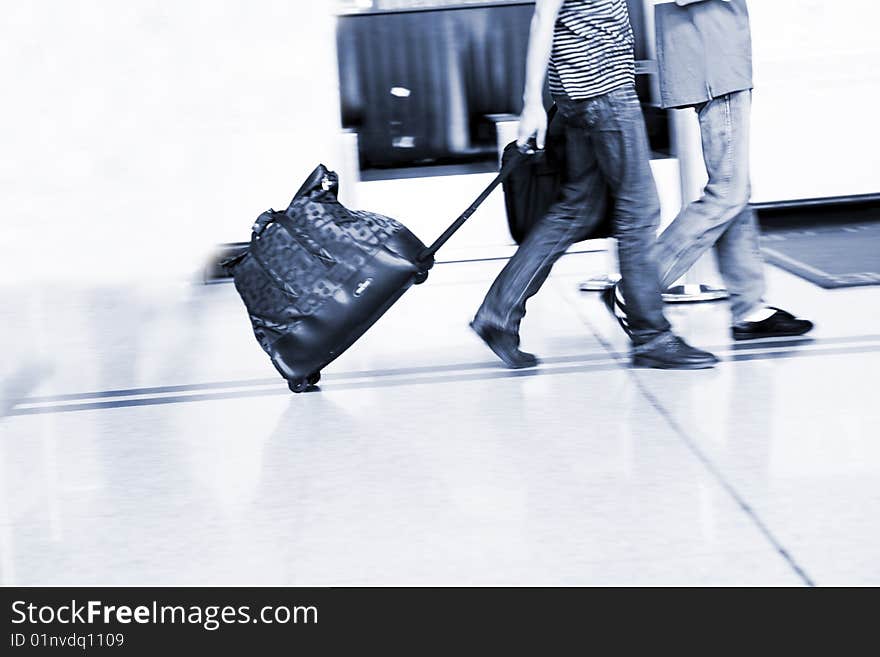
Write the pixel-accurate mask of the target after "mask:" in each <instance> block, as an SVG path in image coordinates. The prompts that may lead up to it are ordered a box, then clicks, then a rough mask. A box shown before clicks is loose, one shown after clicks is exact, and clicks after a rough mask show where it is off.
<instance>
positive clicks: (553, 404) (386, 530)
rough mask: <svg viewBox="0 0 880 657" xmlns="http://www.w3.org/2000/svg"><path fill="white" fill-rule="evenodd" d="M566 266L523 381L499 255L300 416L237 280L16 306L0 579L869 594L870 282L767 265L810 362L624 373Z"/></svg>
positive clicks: (795, 351)
mask: <svg viewBox="0 0 880 657" xmlns="http://www.w3.org/2000/svg"><path fill="white" fill-rule="evenodd" d="M605 263H606V256H605V255H604V254H600V253H593V254H585V255H571V256H566V257H565V258H563V259H562V260H561V261H560V263H559V264H558V266H557V268H556V270H555V271H554V274H553V276H552V277H551V279H550V280H549V281H548V283H547V285H546V286H545V288H544V289H543V290H542V292H541V293H540V294H539V295H538V296H537V297H536V298H535V299H534V300H533V301H532V303H531V304H530V306H529V314H528V317H527V318H526V320H525V325H524V331H523V341H524V346H525V347H526V348H528V349H530V350H533V351H535V352H537V353H538V354H539V355H540V356H542V357H543V358H544V364H543V365H542V366H541V367H540V368H539V369H537V370H534V371H522V372H510V371H508V370H505V369H503V368H501V367H500V366H499V364H498V363H497V362H496V360H495V358H494V356H493V355H492V354H491V353H490V352H489V351H488V350H487V349H486V348H485V347H484V346H483V345H482V344H481V343H480V342H479V341H478V340H477V339H476V338H475V337H474V336H473V335H472V334H471V333H470V332H469V330H468V328H467V322H468V320H469V319H470V317H471V314H472V313H473V311H474V310H475V308H476V307H477V305H478V304H479V301H480V299H481V297H482V294H483V293H484V292H485V290H486V289H487V287H488V285H489V283H490V282H491V280H492V278H493V276H494V275H495V273H496V272H497V271H498V269H499V268H500V267H501V265H502V264H503V263H502V262H501V261H488V262H474V263H461V264H447V265H439V266H438V267H436V268H435V270H434V271H433V272H432V276H431V279H430V280H429V283H428V284H426V285H424V286H421V287H419V288H415V289H413V290H411V291H410V292H408V293H407V295H405V296H404V298H403V299H402V300H401V301H400V302H399V303H398V305H396V306H395V307H394V308H393V309H392V310H391V311H390V312H389V313H388V314H387V315H386V316H385V317H384V318H383V319H382V320H381V321H380V323H379V324H378V325H377V326H376V327H374V329H372V330H371V331H370V332H369V333H368V334H367V335H366V336H365V337H364V338H363V339H362V340H361V341H360V342H359V343H358V344H357V345H356V346H355V347H354V348H352V349H351V350H350V351H349V352H348V353H346V354H345V355H344V356H343V357H341V358H340V359H339V360H338V361H337V362H335V363H334V364H333V365H332V366H331V367H329V368H327V370H326V372H325V374H324V379H323V381H322V387H321V390H320V391H319V392H312V393H307V394H303V395H298V396H294V395H291V394H290V393H288V391H287V388H286V386H285V385H284V384H283V382H282V381H280V380H279V379H277V377H276V375H275V372H274V370H273V369H272V367H271V366H270V365H269V363H268V360H267V359H266V358H265V356H264V354H263V353H262V352H261V351H260V349H259V347H258V346H257V344H256V342H255V341H254V340H253V337H252V335H251V333H250V327H249V325H248V322H247V319H246V316H245V314H244V312H243V308H242V306H241V302H240V301H239V299H238V297H237V296H236V294H235V290H234V289H233V287H232V286H231V285H225V284H221V285H211V286H197V287H185V286H179V287H174V288H172V287H155V288H153V289H147V288H138V289H134V288H132V289H113V288H111V287H106V288H103V289H98V288H93V289H83V288H73V287H71V288H69V289H65V288H64V287H59V286H55V287H54V288H52V289H43V290H36V291H30V292H28V293H27V294H25V293H23V292H21V291H12V290H7V291H5V293H4V299H5V306H4V308H2V309H0V326H2V328H0V336H2V338H3V344H4V345H5V348H6V350H7V353H8V354H9V356H10V357H8V358H6V359H5V360H4V363H3V365H2V369H0V375H2V377H3V379H2V382H3V387H2V389H0V395H2V399H0V402H2V404H0V408H2V409H4V410H5V413H6V416H5V417H4V418H2V419H0V432H2V435H0V583H2V584H5V585H10V584H17V585H29V584H37V585H39V584H168V585H183V584H245V583H252V584H315V585H330V584H356V585H359V584H441V585H442V584H601V585H604V584H624V585H630V584H632V585H639V584H644V585H655V584H709V585H712V584H714V585H747V584H748V585H751V584H768V585H769V584H773V585H777V584H778V585H792V586H800V585H805V584H808V583H811V582H812V583H816V584H818V585H835V584H854V585H877V584H880V560H878V559H877V555H878V554H880V432H878V429H877V428H878V426H880V407H878V404H877V403H876V397H877V395H876V376H875V374H874V373H875V372H876V371H878V369H880V315H878V312H877V308H878V300H880V289H878V288H877V287H866V288H853V289H843V290H833V291H827V290H822V289H820V288H818V287H815V286H813V285H811V284H809V283H807V282H805V281H802V280H800V279H798V278H795V277H793V276H791V275H789V274H787V273H785V272H782V271H780V270H778V269H776V268H773V267H769V268H768V275H769V286H770V299H771V301H774V302H776V303H777V304H779V305H783V306H785V307H787V308H790V309H791V310H793V311H795V312H798V313H801V314H803V315H807V316H809V317H811V318H813V319H815V320H816V322H817V325H818V326H817V329H816V331H815V335H814V336H813V338H812V340H789V341H781V342H770V343H763V344H750V345H746V346H745V347H743V346H742V345H736V347H735V346H734V345H733V344H732V343H731V342H730V340H729V338H728V335H727V318H728V315H727V308H726V306H725V304H724V303H716V304H708V305H700V306H690V307H685V306H675V307H668V314H669V317H670V318H671V319H672V320H673V323H674V324H675V325H676V327H677V328H678V330H679V331H680V332H681V333H682V334H683V335H685V336H686V337H687V338H688V339H689V340H690V341H691V342H693V343H694V344H697V345H699V346H703V347H710V348H712V349H714V350H715V351H716V352H717V353H718V354H719V355H721V356H722V357H723V359H724V362H722V363H721V365H720V366H719V367H718V368H717V369H715V370H712V371H698V372H663V371H647V370H631V369H629V368H628V367H627V364H626V358H625V353H626V340H625V338H624V336H623V335H622V334H621V333H620V332H619V329H618V328H617V326H616V324H615V323H614V322H613V320H612V319H611V318H609V317H608V316H607V315H606V314H605V311H604V310H603V308H602V307H601V305H600V303H599V301H598V298H597V296H596V295H595V294H586V293H581V292H579V291H578V290H577V283H578V281H579V280H580V279H582V278H583V277H585V276H586V275H589V274H592V273H596V272H597V271H600V270H601V269H602V268H603V266H604V265H605Z"/></svg>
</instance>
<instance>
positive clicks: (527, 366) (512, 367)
mask: <svg viewBox="0 0 880 657" xmlns="http://www.w3.org/2000/svg"><path fill="white" fill-rule="evenodd" d="M468 326H470V327H471V330H472V331H473V332H474V333H476V334H477V337H478V338H480V340H482V341H483V344H485V345H486V346H487V347H489V349H491V350H492V353H493V354H495V355H496V356H498V359H499V360H500V361H501V362H502V363H504V365H505V367H507V369H509V370H527V369H531V368H532V367H537V366H538V365H540V364H541V361H540V360H536V361H535V362H534V363H529V364H524V365H520V364H517V363H511V362H510V361H509V360H507V359H506V358H505V357H504V356H502V355H501V354H500V353H498V351H497V350H496V349H495V347H493V346H492V343H491V342H489V341H488V340H487V339H486V338H485V337H483V334H482V333H480V329H478V328H477V327H476V326H474V323H473V322H471V323H470V324H468Z"/></svg>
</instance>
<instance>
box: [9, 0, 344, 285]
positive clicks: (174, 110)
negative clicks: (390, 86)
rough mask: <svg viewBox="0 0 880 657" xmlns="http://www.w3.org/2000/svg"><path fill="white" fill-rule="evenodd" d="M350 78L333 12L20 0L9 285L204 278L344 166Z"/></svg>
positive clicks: (246, 4) (278, 6)
mask: <svg viewBox="0 0 880 657" xmlns="http://www.w3.org/2000/svg"><path fill="white" fill-rule="evenodd" d="M337 78H338V75H337V71H336V48H335V38H334V21H333V18H332V16H331V15H330V3H327V2H306V1H305V0H251V1H246V0H180V1H174V0H125V1H120V0H76V1H70V0H28V1H27V2H8V3H4V6H3V17H2V20H0V80H3V95H2V101H0V130H2V138H0V149H2V151H0V212H2V217H3V230H2V235H0V240H2V253H3V258H2V260H0V261H2V264H0V267H2V269H3V275H4V278H5V279H6V280H7V282H8V281H9V277H13V278H14V279H16V280H27V279H30V278H35V277H42V278H57V277H64V278H65V279H71V278H72V279H75V280H76V279H86V280H95V279H98V280H106V281H112V280H114V279H116V278H130V277H138V276H143V272H144V268H145V267H146V268H149V269H148V270H149V271H152V272H153V274H152V275H153V276H162V277H165V276H168V275H171V276H178V275H182V274H184V275H185V274H188V273H190V272H192V271H195V270H196V269H197V268H198V267H199V266H200V265H201V264H202V262H203V259H204V257H205V256H206V254H207V252H208V251H210V249H211V248H213V247H214V246H215V245H216V244H218V243H220V242H226V241H239V240H243V239H246V238H247V237H248V234H249V227H250V224H251V223H252V221H253V219H254V218H255V217H256V216H257V215H258V214H259V212H260V211H262V210H263V209H265V208H266V207H267V206H270V205H274V206H275V207H279V206H284V205H286V203H287V202H288V201H289V199H290V196H291V195H292V194H293V192H294V191H295V190H296V188H297V187H298V186H299V184H300V183H301V181H302V179H303V178H304V177H305V176H306V175H307V174H308V173H309V172H310V171H311V169H312V168H313V167H314V166H315V165H316V164H317V163H318V162H319V161H325V162H326V163H327V164H328V165H329V166H331V167H335V168H344V167H343V164H342V163H341V162H340V160H341V159H342V157H341V152H342V149H341V141H340V138H339V135H340V125H339V100H338V99H339V92H338V81H337Z"/></svg>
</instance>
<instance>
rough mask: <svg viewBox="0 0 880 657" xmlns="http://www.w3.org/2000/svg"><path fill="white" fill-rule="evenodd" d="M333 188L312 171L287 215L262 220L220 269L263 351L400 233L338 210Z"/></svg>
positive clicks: (325, 176) (373, 217)
mask: <svg viewBox="0 0 880 657" xmlns="http://www.w3.org/2000/svg"><path fill="white" fill-rule="evenodd" d="M338 184H339V182H338V178H337V176H336V174H335V173H333V172H331V171H328V170H327V169H326V168H325V167H324V166H323V165H321V166H319V167H317V168H316V169H315V171H314V172H312V174H311V175H310V176H309V178H308V179H307V180H306V182H305V184H304V185H303V186H302V188H300V190H299V191H298V192H297V193H296V195H295V196H294V198H293V200H292V201H291V202H290V205H289V206H288V208H287V210H285V211H284V212H277V211H275V210H268V211H266V212H264V213H263V214H261V215H260V216H259V217H258V219H257V221H256V222H255V223H254V225H253V233H252V236H251V242H250V247H249V248H248V249H247V251H245V252H243V253H241V254H238V255H237V256H235V257H234V258H231V259H230V260H227V261H226V262H225V263H224V265H225V266H226V267H227V268H228V269H231V270H232V273H233V276H234V279H235V287H236V289H237V290H238V293H239V294H240V295H241V297H242V299H243V300H244V303H245V306H246V307H247V310H248V313H249V315H250V318H251V323H252V324H253V327H254V334H255V335H256V337H257V340H258V341H259V343H260V345H261V346H262V347H263V349H265V350H266V351H267V352H268V351H270V346H271V345H272V343H274V342H275V341H276V340H277V339H278V338H279V337H280V336H281V335H282V334H283V333H285V332H286V331H288V330H290V328H291V326H292V325H293V324H294V323H296V322H297V321H299V320H300V319H302V318H303V317H305V316H308V315H311V314H314V313H316V312H317V311H318V310H319V308H320V307H321V306H322V305H323V304H324V303H326V301H327V300H328V299H329V298H331V297H332V296H333V295H334V293H335V292H336V291H337V290H338V289H339V288H340V287H341V286H343V285H345V284H346V283H347V282H348V281H349V280H350V279H351V278H352V277H353V276H355V275H357V273H358V272H359V271H360V270H361V268H362V267H363V266H364V264H365V263H366V262H367V261H368V260H369V259H370V258H371V256H372V255H373V254H374V253H375V252H376V251H377V250H378V249H379V248H380V247H381V246H382V245H383V244H384V243H385V242H386V241H387V240H388V239H389V238H390V237H391V236H392V235H394V234H395V233H397V232H398V231H399V230H400V229H401V228H403V226H402V225H401V224H400V222H398V221H396V220H394V219H391V218H390V217H385V216H382V215H380V214H375V213H372V212H363V211H355V210H349V209H348V208H346V207H345V206H343V205H342V204H341V203H340V202H339V200H338V199H337V193H338V189H339V188H338Z"/></svg>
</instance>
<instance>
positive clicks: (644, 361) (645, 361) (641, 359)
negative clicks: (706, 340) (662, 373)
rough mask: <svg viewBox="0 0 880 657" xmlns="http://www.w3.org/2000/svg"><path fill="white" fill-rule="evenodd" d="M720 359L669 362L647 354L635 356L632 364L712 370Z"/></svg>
mask: <svg viewBox="0 0 880 657" xmlns="http://www.w3.org/2000/svg"><path fill="white" fill-rule="evenodd" d="M717 364H718V361H714V362H713V361H706V362H705V363H669V362H666V361H663V360H655V359H653V358H647V357H645V356H634V357H633V361H632V365H633V367H638V368H648V369H654V370H710V369H712V368H713V367H715V365H717Z"/></svg>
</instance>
